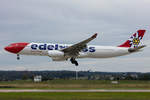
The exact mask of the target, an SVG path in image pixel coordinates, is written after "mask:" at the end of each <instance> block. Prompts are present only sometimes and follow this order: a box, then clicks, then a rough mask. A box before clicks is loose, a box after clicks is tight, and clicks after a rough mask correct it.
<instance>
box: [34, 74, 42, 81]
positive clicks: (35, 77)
mask: <svg viewBox="0 0 150 100" xmlns="http://www.w3.org/2000/svg"><path fill="white" fill-rule="evenodd" d="M34 82H42V76H41V75H38V76H34Z"/></svg>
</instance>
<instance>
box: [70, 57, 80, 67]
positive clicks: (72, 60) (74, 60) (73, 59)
mask: <svg viewBox="0 0 150 100" xmlns="http://www.w3.org/2000/svg"><path fill="white" fill-rule="evenodd" d="M70 61H71V63H72V64H75V65H76V66H78V65H79V64H78V62H77V61H76V59H75V58H71V59H70Z"/></svg>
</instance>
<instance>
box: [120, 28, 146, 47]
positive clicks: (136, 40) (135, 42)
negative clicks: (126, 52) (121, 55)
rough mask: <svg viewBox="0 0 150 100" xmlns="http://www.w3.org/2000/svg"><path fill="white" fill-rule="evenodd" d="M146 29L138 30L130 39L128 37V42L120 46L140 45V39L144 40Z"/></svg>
mask: <svg viewBox="0 0 150 100" xmlns="http://www.w3.org/2000/svg"><path fill="white" fill-rule="evenodd" d="M145 31H146V30H138V31H137V33H134V34H133V35H132V36H131V37H130V39H128V40H127V41H126V42H124V43H123V44H121V45H120V46H118V47H127V48H130V47H131V46H133V47H138V46H139V44H140V41H141V40H142V38H143V36H144V33H145Z"/></svg>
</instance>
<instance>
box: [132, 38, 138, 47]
mask: <svg viewBox="0 0 150 100" xmlns="http://www.w3.org/2000/svg"><path fill="white" fill-rule="evenodd" d="M132 42H133V45H139V43H140V40H139V39H138V38H134V39H133V41H132Z"/></svg>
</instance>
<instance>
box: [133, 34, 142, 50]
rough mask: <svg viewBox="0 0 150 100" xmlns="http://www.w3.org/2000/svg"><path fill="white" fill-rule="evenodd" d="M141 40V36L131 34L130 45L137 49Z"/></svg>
mask: <svg viewBox="0 0 150 100" xmlns="http://www.w3.org/2000/svg"><path fill="white" fill-rule="evenodd" d="M141 39H142V37H141V36H138V34H137V33H135V34H133V36H131V38H130V44H131V45H133V46H134V48H135V47H138V45H139V44H140V40H141Z"/></svg>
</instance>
